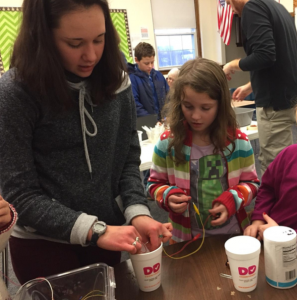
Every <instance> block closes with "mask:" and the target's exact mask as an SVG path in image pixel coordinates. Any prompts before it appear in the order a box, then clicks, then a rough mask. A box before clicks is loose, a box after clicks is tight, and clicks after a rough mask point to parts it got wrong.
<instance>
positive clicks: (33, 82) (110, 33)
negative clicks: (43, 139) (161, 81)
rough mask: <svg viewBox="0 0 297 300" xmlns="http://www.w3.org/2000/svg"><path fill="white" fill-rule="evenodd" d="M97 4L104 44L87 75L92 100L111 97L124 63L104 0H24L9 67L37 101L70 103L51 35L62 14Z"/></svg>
mask: <svg viewBox="0 0 297 300" xmlns="http://www.w3.org/2000/svg"><path fill="white" fill-rule="evenodd" d="M92 5H99V6H100V7H101V9H102V10H103V13H104V17H105V27H106V33H105V47H104V51H103V55H102V57H101V60H100V61H99V63H98V64H97V65H96V66H95V68H94V70H93V72H92V74H91V76H90V77H89V80H90V84H91V96H92V99H93V102H94V103H97V104H99V103H101V102H103V101H106V100H110V99H112V98H113V97H114V95H115V92H116V90H117V89H118V88H119V87H120V86H121V84H122V83H123V80H124V79H123V76H122V75H123V70H125V65H124V62H123V59H122V56H121V53H120V50H119V48H118V42H119V41H118V36H117V32H116V30H115V28H114V26H113V23H112V20H111V17H110V12H109V7H108V3H107V1H106V0H24V2H23V20H22V24H21V28H20V32H19V35H18V37H17V39H16V41H15V44H14V48H13V53H12V57H11V67H15V68H16V76H17V79H18V80H19V81H21V82H22V83H24V85H25V86H26V88H27V89H28V90H29V92H31V93H32V94H33V95H34V96H36V98H37V99H39V101H42V102H45V103H48V104H50V106H51V107H53V108H59V109H61V108H62V107H64V108H67V107H71V105H72V101H71V97H70V93H69V88H68V85H67V81H66V77H65V70H64V67H63V65H62V60H61V58H60V55H59V52H58V50H57V48H56V46H55V43H54V39H53V29H54V28H58V27H59V22H60V19H61V17H62V16H63V15H65V14H67V13H69V12H71V11H74V10H78V9H80V8H82V7H84V8H89V7H91V6H92Z"/></svg>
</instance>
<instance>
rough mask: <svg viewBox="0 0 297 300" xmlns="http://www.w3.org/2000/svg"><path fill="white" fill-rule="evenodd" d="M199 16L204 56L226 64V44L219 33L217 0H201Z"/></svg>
mask: <svg viewBox="0 0 297 300" xmlns="http://www.w3.org/2000/svg"><path fill="white" fill-rule="evenodd" d="M199 18H200V31H201V44H202V45H201V47H202V56H203V57H204V58H208V59H212V60H214V61H216V62H218V63H219V64H224V63H225V62H226V57H225V46H224V44H223V41H222V39H221V37H220V35H219V33H218V21H217V0H207V1H206V0H199Z"/></svg>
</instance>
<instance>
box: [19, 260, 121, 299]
mask: <svg viewBox="0 0 297 300" xmlns="http://www.w3.org/2000/svg"><path fill="white" fill-rule="evenodd" d="M46 279H47V280H48V281H49V282H50V283H51V285H52V289H53V292H54V300H83V299H90V300H96V299H98V300H115V287H116V284H115V278H114V270H113V268H112V267H109V266H108V265H106V264H104V263H99V264H93V265H89V266H87V267H83V268H80V269H75V270H72V271H69V272H66V273H62V274H58V275H53V276H50V277H47V278H46ZM51 296H52V294H51V289H50V287H49V284H48V283H47V282H46V281H45V280H42V279H41V280H40V281H39V282H38V281H34V282H32V283H28V284H26V285H25V286H24V287H23V288H22V290H21V291H20V292H19V293H18V294H17V295H16V297H15V298H14V300H52V299H51Z"/></svg>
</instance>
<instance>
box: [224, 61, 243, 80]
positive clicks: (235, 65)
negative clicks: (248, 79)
mask: <svg viewBox="0 0 297 300" xmlns="http://www.w3.org/2000/svg"><path fill="white" fill-rule="evenodd" d="M239 61H240V59H234V60H232V61H230V62H228V63H227V64H225V65H224V67H223V71H224V73H225V74H226V77H227V79H228V80H231V79H232V78H231V77H232V75H233V74H234V73H235V72H236V71H242V70H241V69H240V67H239Z"/></svg>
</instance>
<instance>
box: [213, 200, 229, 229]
mask: <svg viewBox="0 0 297 300" xmlns="http://www.w3.org/2000/svg"><path fill="white" fill-rule="evenodd" d="M209 213H210V214H212V215H213V216H214V217H216V216H218V218H216V219H215V220H213V221H211V222H210V224H211V226H219V225H222V224H224V223H225V222H226V221H227V220H228V211H227V208H226V206H225V205H223V204H221V203H218V202H217V203H215V205H214V206H213V208H212V209H210V210H209Z"/></svg>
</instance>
